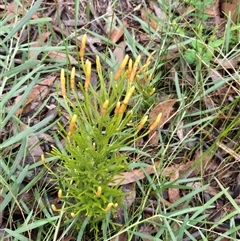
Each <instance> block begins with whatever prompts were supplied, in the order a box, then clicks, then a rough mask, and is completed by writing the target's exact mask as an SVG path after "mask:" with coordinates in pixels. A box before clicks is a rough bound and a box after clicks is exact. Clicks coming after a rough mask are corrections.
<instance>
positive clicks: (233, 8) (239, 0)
mask: <svg viewBox="0 0 240 241" xmlns="http://www.w3.org/2000/svg"><path fill="white" fill-rule="evenodd" d="M239 4H240V0H235V1H232V3H229V2H223V3H222V4H221V10H222V12H223V13H225V14H226V15H227V16H229V14H230V13H231V19H232V21H233V22H234V23H236V21H237V18H238V14H239V13H238V11H237V9H238V5H239Z"/></svg>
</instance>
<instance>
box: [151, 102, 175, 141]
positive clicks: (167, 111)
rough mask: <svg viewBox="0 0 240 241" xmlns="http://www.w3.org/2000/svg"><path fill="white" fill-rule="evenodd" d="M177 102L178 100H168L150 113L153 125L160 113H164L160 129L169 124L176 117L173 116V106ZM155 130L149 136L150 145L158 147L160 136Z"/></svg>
mask: <svg viewBox="0 0 240 241" xmlns="http://www.w3.org/2000/svg"><path fill="white" fill-rule="evenodd" d="M176 102H177V99H171V100H166V101H164V102H160V103H159V104H158V105H157V106H155V107H154V108H153V109H152V110H151V112H150V113H149V118H150V120H151V121H152V123H153V122H154V120H155V119H156V118H157V116H158V114H159V113H162V117H161V120H160V122H159V125H158V126H159V127H163V126H164V125H165V124H166V123H167V122H169V121H170V120H171V118H172V117H173V115H174V114H172V112H173V110H174V109H173V105H174V104H175V103H176ZM156 129H157V127H156ZM156 129H155V130H156ZM155 130H153V131H151V132H150V133H149V135H148V137H149V143H150V144H152V145H157V144H158V140H159V137H158V134H157V133H156V131H155Z"/></svg>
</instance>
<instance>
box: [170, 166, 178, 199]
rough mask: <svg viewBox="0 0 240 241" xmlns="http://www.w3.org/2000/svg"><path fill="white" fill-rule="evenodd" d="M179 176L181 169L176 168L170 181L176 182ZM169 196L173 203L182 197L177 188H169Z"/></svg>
mask: <svg viewBox="0 0 240 241" xmlns="http://www.w3.org/2000/svg"><path fill="white" fill-rule="evenodd" d="M178 178H179V171H178V170H176V171H175V172H174V173H173V175H171V177H170V182H174V181H176V180H177V179H178ZM168 198H169V201H170V202H171V203H174V202H176V201H177V200H178V199H180V190H179V189H177V188H169V189H168Z"/></svg>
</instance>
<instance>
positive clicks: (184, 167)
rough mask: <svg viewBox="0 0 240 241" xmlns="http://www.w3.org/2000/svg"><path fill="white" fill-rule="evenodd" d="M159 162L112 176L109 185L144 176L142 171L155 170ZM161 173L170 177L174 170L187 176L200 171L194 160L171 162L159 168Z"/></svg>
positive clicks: (121, 183)
mask: <svg viewBox="0 0 240 241" xmlns="http://www.w3.org/2000/svg"><path fill="white" fill-rule="evenodd" d="M159 163H160V162H155V163H154V166H151V167H146V168H144V171H143V170H142V169H134V170H132V171H130V172H123V173H122V174H120V175H116V176H115V177H114V181H113V182H111V183H110V184H109V186H117V185H125V184H128V183H132V182H136V181H139V180H141V179H143V178H145V174H144V172H147V173H148V174H153V173H155V172H156V170H157V167H158V166H159ZM159 171H160V172H161V175H163V176H167V177H171V176H172V175H174V173H175V172H178V173H179V175H180V174H183V173H184V177H185V178H186V177H189V176H190V175H197V174H198V173H199V172H200V168H197V166H194V161H189V162H187V163H185V164H173V165H172V166H169V167H166V168H164V169H163V170H159Z"/></svg>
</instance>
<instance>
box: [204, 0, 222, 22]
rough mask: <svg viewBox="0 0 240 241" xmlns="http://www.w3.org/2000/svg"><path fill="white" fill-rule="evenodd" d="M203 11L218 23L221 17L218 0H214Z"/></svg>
mask: <svg viewBox="0 0 240 241" xmlns="http://www.w3.org/2000/svg"><path fill="white" fill-rule="evenodd" d="M205 13H206V14H208V15H209V16H210V17H212V18H214V20H215V23H216V24H220V23H221V18H220V5H219V0H215V1H214V4H210V5H208V6H207V9H206V11H205Z"/></svg>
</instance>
